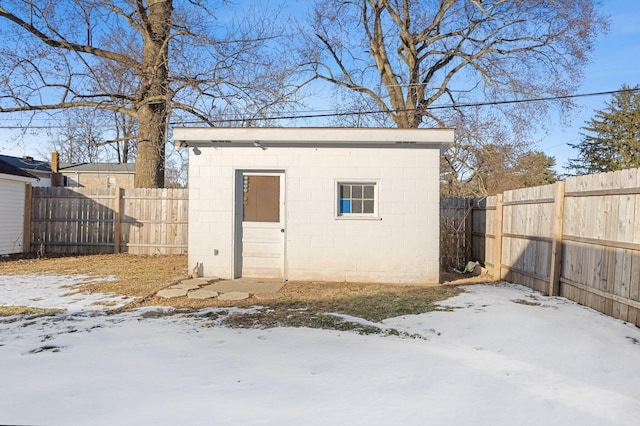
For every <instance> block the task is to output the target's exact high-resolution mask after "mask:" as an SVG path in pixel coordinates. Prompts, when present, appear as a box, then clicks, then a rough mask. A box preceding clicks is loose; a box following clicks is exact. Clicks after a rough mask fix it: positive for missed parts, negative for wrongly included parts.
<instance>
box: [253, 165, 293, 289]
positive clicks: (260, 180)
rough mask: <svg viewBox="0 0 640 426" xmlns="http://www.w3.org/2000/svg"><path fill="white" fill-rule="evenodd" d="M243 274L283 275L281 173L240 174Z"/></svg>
mask: <svg viewBox="0 0 640 426" xmlns="http://www.w3.org/2000/svg"><path fill="white" fill-rule="evenodd" d="M242 197H243V198H242V201H243V203H242V215H243V217H242V276H243V277H248V278H279V279H281V278H284V231H285V229H284V175H283V174H282V173H247V172H245V173H243V175H242Z"/></svg>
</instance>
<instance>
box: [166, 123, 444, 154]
mask: <svg viewBox="0 0 640 426" xmlns="http://www.w3.org/2000/svg"><path fill="white" fill-rule="evenodd" d="M453 137H454V130H453V129H390V128H363V127H360V128H346V127H345V128H340V127H325V128H317V127H298V128H290V127H288V128H284V127H252V128H246V127H226V128H224V127H206V128H200V127H182V128H175V129H173V138H174V140H175V143H176V146H177V147H183V146H192V147H205V146H215V147H232V146H235V147H247V146H256V147H259V148H263V149H266V148H269V147H276V146H279V147H305V146H307V147H310V146H326V147H354V146H357V147H362V148H439V149H440V150H445V149H447V148H448V147H449V146H451V144H452V143H453Z"/></svg>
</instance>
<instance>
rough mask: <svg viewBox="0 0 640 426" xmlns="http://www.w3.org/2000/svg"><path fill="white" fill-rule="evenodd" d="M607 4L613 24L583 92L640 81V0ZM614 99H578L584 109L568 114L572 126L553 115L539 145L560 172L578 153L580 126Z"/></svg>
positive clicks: (600, 44) (608, 0)
mask: <svg viewBox="0 0 640 426" xmlns="http://www.w3.org/2000/svg"><path fill="white" fill-rule="evenodd" d="M603 6H604V9H603V10H604V14H605V15H608V16H609V17H610V20H611V26H610V29H609V32H608V33H607V34H606V35H604V36H601V37H600V38H599V40H598V42H597V44H596V49H595V52H594V54H593V58H592V60H591V63H590V65H589V66H588V67H587V69H586V71H585V75H584V80H583V82H582V85H581V88H580V93H595V92H606V91H611V90H617V89H619V88H620V87H621V86H622V85H623V84H627V85H629V86H635V85H636V84H640V1H638V0H604V1H603ZM610 99H611V97H610V96H591V97H586V98H578V99H576V103H577V104H578V105H579V107H580V108H579V109H576V110H574V111H573V112H572V113H571V114H570V116H569V117H568V118H569V119H570V123H569V124H570V126H569V127H563V125H562V123H561V122H560V119H559V116H558V115H555V116H553V115H552V116H551V121H550V123H549V128H550V130H551V131H550V133H549V134H547V135H544V134H540V135H539V138H540V142H539V148H540V149H541V150H542V151H544V152H545V153H546V154H547V155H550V156H553V157H555V158H556V164H557V167H556V169H557V170H558V172H560V173H563V172H564V170H563V169H564V166H566V164H567V162H568V159H569V158H575V157H576V156H577V152H576V151H575V150H574V149H572V148H571V147H570V146H569V145H568V144H569V143H573V144H575V143H578V142H580V127H582V126H584V124H585V122H586V121H588V120H589V119H591V118H592V117H593V115H594V110H599V109H603V108H605V102H606V101H608V100H610Z"/></svg>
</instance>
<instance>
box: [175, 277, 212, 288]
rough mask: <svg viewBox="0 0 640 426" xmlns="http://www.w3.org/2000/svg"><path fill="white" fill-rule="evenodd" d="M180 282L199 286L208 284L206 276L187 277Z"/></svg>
mask: <svg viewBox="0 0 640 426" xmlns="http://www.w3.org/2000/svg"><path fill="white" fill-rule="evenodd" d="M180 284H185V285H187V284H191V285H197V286H201V285H205V284H209V279H207V278H189V279H188V280H184V281H182V282H181V283H180Z"/></svg>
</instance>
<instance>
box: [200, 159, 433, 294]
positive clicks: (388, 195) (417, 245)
mask: <svg viewBox="0 0 640 426" xmlns="http://www.w3.org/2000/svg"><path fill="white" fill-rule="evenodd" d="M439 164H440V150H439V149H438V147H434V148H419V149H406V148H384V149H378V148H361V147H357V148H356V147H339V148H337V147H270V148H268V149H266V150H263V149H260V148H259V147H251V148H248V147H229V148H215V147H200V148H199V149H197V150H196V151H192V152H191V153H190V156H189V265H195V264H196V263H201V264H202V266H203V270H204V274H205V276H218V277H221V278H233V274H234V271H233V264H234V260H233V256H234V226H235V225H234V208H235V205H234V202H235V201H234V200H235V194H234V180H235V176H236V171H238V170H242V171H259V170H265V171H282V172H284V176H285V177H284V178H285V180H286V182H285V185H284V186H285V188H286V190H285V212H286V214H285V224H284V227H285V250H286V256H285V259H286V260H285V278H287V279H289V280H312V281H313V280H317V281H351V282H389V283H436V282H438V279H439V259H438V256H439V252H438V250H439ZM353 181H356V182H357V181H365V182H369V181H370V182H375V183H376V185H377V196H378V204H377V208H378V211H377V213H378V216H379V217H378V218H376V219H345V218H339V217H337V214H336V208H337V207H336V206H337V193H336V186H337V183H338V182H353Z"/></svg>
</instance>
